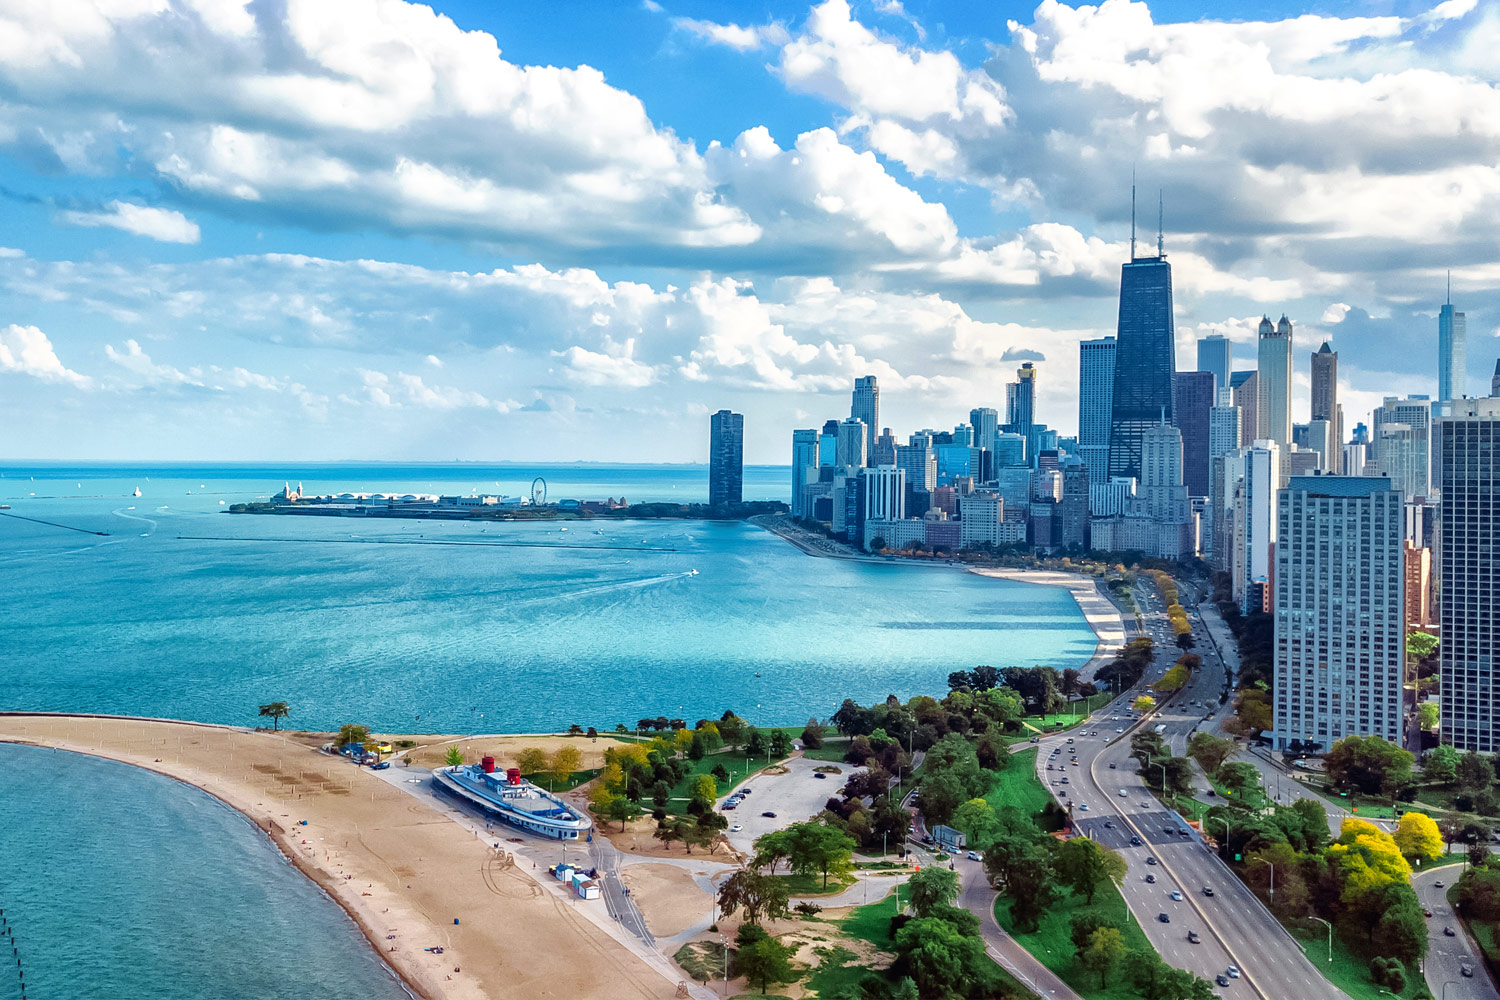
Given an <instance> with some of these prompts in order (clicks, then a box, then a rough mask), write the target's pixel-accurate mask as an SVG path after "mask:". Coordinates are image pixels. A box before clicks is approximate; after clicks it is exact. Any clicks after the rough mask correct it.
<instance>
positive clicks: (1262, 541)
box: [1236, 438, 1281, 614]
mask: <svg viewBox="0 0 1500 1000" xmlns="http://www.w3.org/2000/svg"><path fill="white" fill-rule="evenodd" d="M1280 485H1281V447H1280V446H1279V445H1278V444H1277V443H1276V442H1275V441H1272V440H1270V439H1267V438H1258V439H1257V440H1256V442H1255V444H1254V445H1252V446H1251V447H1250V450H1249V452H1248V453H1247V454H1246V456H1245V481H1244V494H1245V499H1244V503H1245V510H1244V515H1243V516H1244V526H1243V531H1244V560H1243V563H1242V566H1243V572H1244V579H1243V580H1242V581H1241V585H1242V587H1243V599H1242V603H1241V610H1242V611H1244V612H1245V613H1247V614H1248V613H1249V612H1250V611H1252V610H1256V609H1259V608H1260V607H1262V606H1263V598H1264V594H1265V591H1266V589H1268V588H1269V587H1270V586H1271V570H1272V563H1271V553H1272V551H1273V548H1274V546H1275V544H1276V526H1277V521H1276V491H1277V489H1278V488H1279V487H1280ZM1237 516H1238V515H1237ZM1238 533H1239V530H1238V526H1236V535H1238Z"/></svg>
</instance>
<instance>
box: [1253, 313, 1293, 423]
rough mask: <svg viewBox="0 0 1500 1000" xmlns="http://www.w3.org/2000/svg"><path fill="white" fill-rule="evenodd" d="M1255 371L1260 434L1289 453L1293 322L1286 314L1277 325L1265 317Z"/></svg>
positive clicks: (1262, 318)
mask: <svg viewBox="0 0 1500 1000" xmlns="http://www.w3.org/2000/svg"><path fill="white" fill-rule="evenodd" d="M1255 370H1256V378H1257V381H1258V383H1259V384H1258V389H1259V397H1260V398H1259V400H1258V403H1259V405H1258V406H1257V407H1256V411H1257V412H1256V420H1257V422H1258V424H1259V434H1258V436H1259V437H1262V438H1268V439H1270V440H1272V441H1275V442H1276V444H1277V445H1278V446H1280V448H1281V450H1282V451H1283V452H1285V451H1287V450H1288V449H1289V448H1290V447H1291V444H1292V321H1291V320H1289V319H1287V318H1286V317H1285V316H1282V317H1281V321H1280V322H1279V323H1277V324H1276V325H1275V326H1272V325H1271V318H1270V317H1269V316H1262V317H1261V319H1260V339H1259V341H1258V343H1257V351H1256V366H1255Z"/></svg>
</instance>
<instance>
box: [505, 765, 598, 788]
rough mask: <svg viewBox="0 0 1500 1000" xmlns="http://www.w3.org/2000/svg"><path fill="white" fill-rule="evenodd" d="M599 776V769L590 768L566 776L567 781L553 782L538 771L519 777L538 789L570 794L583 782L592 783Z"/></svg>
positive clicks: (544, 772) (548, 776) (546, 775)
mask: <svg viewBox="0 0 1500 1000" xmlns="http://www.w3.org/2000/svg"><path fill="white" fill-rule="evenodd" d="M598 774H599V768H597V767H595V768H590V769H589V770H587V771H574V772H573V773H572V774H570V775H569V776H568V780H567V781H554V780H552V776H551V775H550V774H548V773H547V772H546V771H538V772H537V773H536V774H523V775H521V777H523V778H525V779H526V780H527V781H529V782H531V783H532V784H533V785H536V786H537V787H538V788H547V789H550V790H551V791H554V792H571V791H572V790H573V789H575V788H577V787H578V786H579V785H581V784H583V783H584V782H585V781H592V780H593V779H594V778H595V777H597V776H598Z"/></svg>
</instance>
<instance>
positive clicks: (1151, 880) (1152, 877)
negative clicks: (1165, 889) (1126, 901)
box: [1146, 872, 1156, 885]
mask: <svg viewBox="0 0 1500 1000" xmlns="http://www.w3.org/2000/svg"><path fill="white" fill-rule="evenodd" d="M1146 884H1147V885H1155V884H1156V876H1155V875H1153V874H1151V873H1150V872H1147V873H1146Z"/></svg>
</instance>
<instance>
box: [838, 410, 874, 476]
mask: <svg viewBox="0 0 1500 1000" xmlns="http://www.w3.org/2000/svg"><path fill="white" fill-rule="evenodd" d="M866 431H867V428H866V427H865V424H864V421H862V420H859V419H856V418H854V417H850V418H849V419H848V420H841V421H839V438H838V458H837V459H836V460H835V463H834V464H836V465H837V466H839V467H840V468H843V469H859V468H862V467H863V466H864V465H865V460H866V458H868V457H869V455H868V453H867V452H866V451H865V444H866V442H867V441H868V437H867V436H866Z"/></svg>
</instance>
